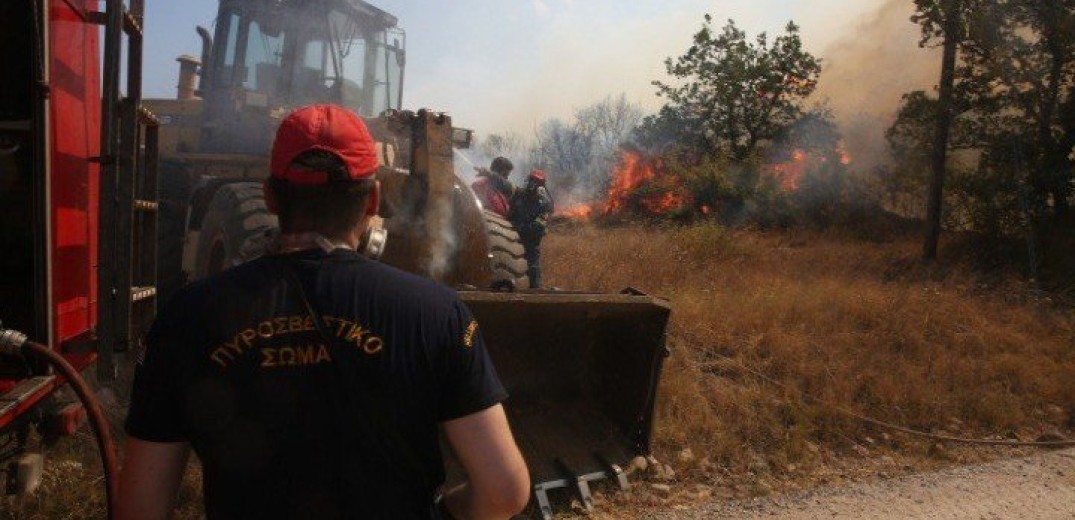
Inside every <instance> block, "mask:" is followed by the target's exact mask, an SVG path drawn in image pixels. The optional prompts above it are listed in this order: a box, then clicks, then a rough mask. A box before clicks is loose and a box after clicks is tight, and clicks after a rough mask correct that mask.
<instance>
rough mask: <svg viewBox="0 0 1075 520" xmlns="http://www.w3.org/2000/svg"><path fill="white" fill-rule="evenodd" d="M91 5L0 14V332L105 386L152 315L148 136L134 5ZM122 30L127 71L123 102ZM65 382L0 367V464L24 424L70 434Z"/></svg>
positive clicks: (37, 2) (10, 363) (51, 4)
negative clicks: (3, 446)
mask: <svg viewBox="0 0 1075 520" xmlns="http://www.w3.org/2000/svg"><path fill="white" fill-rule="evenodd" d="M100 4H101V3H100V2H98V1H96V0H26V1H14V2H5V3H4V4H3V6H2V7H0V35H2V36H0V39H2V43H3V44H2V45H0V66H2V67H3V70H4V71H7V72H8V73H10V76H9V77H8V78H6V79H5V82H6V84H5V86H4V88H3V89H0V252H2V253H0V320H3V322H2V325H0V333H2V332H4V331H21V332H22V333H25V334H26V335H27V336H29V337H30V338H31V339H33V340H34V341H37V342H40V343H44V344H47V345H50V346H51V347H52V349H53V350H55V351H56V352H58V353H60V354H62V356H63V357H64V358H65V359H66V360H67V361H68V362H69V363H70V364H71V365H72V366H73V367H74V368H75V369H76V370H78V371H79V372H81V371H84V370H86V369H87V368H89V367H91V366H93V365H94V364H96V365H97V366H98V368H99V369H100V370H101V371H102V373H103V375H105V376H106V377H107V376H109V375H111V373H112V372H113V370H114V367H115V365H114V363H113V354H114V353H115V352H119V351H124V350H128V349H129V348H130V346H131V343H132V338H136V337H137V336H138V333H137V332H136V331H135V332H132V328H134V329H137V328H138V327H139V326H141V325H144V324H145V323H146V322H147V320H148V319H150V318H151V316H152V313H153V312H154V310H155V305H154V298H153V294H154V290H153V278H154V276H155V273H154V272H153V268H154V266H155V261H154V259H153V257H154V255H155V252H154V250H153V249H152V248H153V247H154V246H155V240H153V237H154V235H155V214H154V213H155V209H156V203H155V202H154V200H155V193H156V181H155V179H154V178H153V173H154V172H155V166H154V162H155V153H154V151H153V146H154V145H153V142H152V141H154V136H155V132H156V130H155V126H154V125H153V124H152V123H153V121H152V117H151V116H149V114H148V113H146V112H145V111H144V110H141V109H140V106H139V103H140V101H139V98H140V95H139V91H140V74H141V72H140V70H138V66H139V65H140V63H141V31H140V25H141V23H140V22H141V15H140V13H141V8H142V5H141V3H140V2H134V3H133V4H132V6H131V9H130V10H129V11H128V10H125V9H124V7H123V4H122V2H120V1H116V0H110V1H108V2H107V3H106V5H107V10H106V11H104V12H99V11H98V10H97V9H98V8H99V5H100ZM102 26H104V27H105V30H104V31H102V30H101V27H102ZM102 33H103V34H104V39H105V42H104V43H103V49H102V41H101V40H102ZM121 33H126V34H127V35H128V41H127V51H128V52H127V54H128V56H129V61H128V64H129V65H130V66H131V68H130V70H128V74H127V76H128V83H127V88H126V91H127V92H126V94H125V96H124V97H123V98H122V99H121V98H120V89H119V81H120V71H119V68H120V55H121V53H120V46H121V37H122V34H121ZM102 50H103V51H104V52H103V56H104V60H103V64H104V66H103V67H102ZM146 123H149V124H148V125H147V124H146ZM143 140H145V141H146V143H145V144H146V145H147V146H143ZM102 201H107V202H106V203H102ZM135 283H138V284H140V288H138V287H136V286H134V285H133V284H135ZM101 288H104V289H103V290H102V289H101ZM64 383H65V381H64V380H63V378H62V377H61V376H59V375H57V374H54V373H53V372H52V370H51V369H50V368H49V367H48V366H47V365H45V364H44V363H41V362H39V361H38V360H36V359H34V358H32V357H22V356H5V357H2V358H0V437H7V439H6V440H9V441H10V440H14V441H16V442H15V443H14V449H12V450H11V451H8V452H5V453H3V454H0V458H3V457H5V456H10V455H12V454H18V453H20V452H21V451H22V449H23V448H24V445H25V442H26V439H27V435H26V433H27V432H28V431H29V429H30V427H31V426H34V425H37V426H38V427H39V429H40V430H41V432H42V433H43V434H44V435H46V436H49V435H52V434H55V433H61V432H59V431H57V430H56V426H57V425H58V426H59V427H60V428H59V429H60V430H63V432H62V433H71V432H73V430H74V427H75V426H76V425H75V424H72V421H74V420H75V419H77V418H78V417H80V416H82V415H83V414H82V412H81V411H80V410H79V409H78V407H77V406H70V405H65V404H64V403H61V402H59V401H58V400H57V399H54V391H55V390H57V389H58V388H60V387H62V386H63V384H64ZM0 462H2V461H0Z"/></svg>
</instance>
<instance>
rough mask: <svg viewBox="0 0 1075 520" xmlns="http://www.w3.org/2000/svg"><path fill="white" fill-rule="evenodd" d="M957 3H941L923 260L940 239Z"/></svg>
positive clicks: (950, 0) (956, 40)
mask: <svg viewBox="0 0 1075 520" xmlns="http://www.w3.org/2000/svg"><path fill="white" fill-rule="evenodd" d="M961 4H962V2H961V0H947V1H946V2H945V20H944V58H943V60H942V62H941V85H940V99H939V100H938V110H937V124H936V128H935V133H934V136H933V151H932V154H931V157H930V159H931V160H930V163H931V166H932V170H933V179H932V181H931V182H930V186H929V202H928V205H927V210H926V242H925V247H924V248H923V251H922V256H923V258H924V259H926V260H936V259H937V243H938V241H939V240H940V236H941V213H942V208H943V203H944V176H945V164H946V163H947V161H948V134H949V130H950V129H951V126H952V105H953V103H952V98H953V91H954V87H955V75H956V52H957V50H958V47H959V42H960V39H961V35H960V32H961V31H960V27H961V26H962V24H961V23H960V16H959V14H960V13H959V11H960V7H961Z"/></svg>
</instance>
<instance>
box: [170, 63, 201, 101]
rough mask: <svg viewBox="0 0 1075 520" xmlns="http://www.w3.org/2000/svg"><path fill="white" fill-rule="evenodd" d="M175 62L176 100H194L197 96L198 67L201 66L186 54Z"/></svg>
mask: <svg viewBox="0 0 1075 520" xmlns="http://www.w3.org/2000/svg"><path fill="white" fill-rule="evenodd" d="M175 61H178V62H179V85H177V86H176V89H177V91H178V92H177V93H176V99H179V100H190V99H195V98H196V97H197V95H198V92H197V81H198V80H197V77H198V67H199V66H200V65H201V62H200V61H198V59H197V58H195V57H194V56H188V55H186V54H184V55H182V56H180V57H178V58H176V59H175Z"/></svg>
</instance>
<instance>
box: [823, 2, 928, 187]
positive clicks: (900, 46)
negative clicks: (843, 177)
mask: <svg viewBox="0 0 1075 520" xmlns="http://www.w3.org/2000/svg"><path fill="white" fill-rule="evenodd" d="M913 13H914V4H913V3H912V2H909V1H907V0H887V1H885V2H883V3H881V5H880V6H879V7H878V8H877V10H876V11H874V12H873V13H870V14H868V15H865V16H863V17H862V19H861V20H860V21H859V22H858V23H857V24H855V25H853V26H852V27H851V29H850V31H849V32H848V33H846V34H844V35H843V36H841V37H840V38H838V39H837V40H836V42H835V43H833V44H832V45H830V46H829V47H828V48H827V49H826V50H825V51H824V52H823V53H821V57H822V58H823V59H824V60H825V63H824V70H823V71H822V73H821V80H820V83H819V84H818V89H817V92H816V93H815V94H814V97H813V100H814V101H816V102H821V103H825V104H827V105H828V106H829V107H831V108H832V109H833V113H834V115H835V116H836V122H837V124H838V125H839V127H840V131H841V133H842V134H843V136H844V143H845V147H846V149H847V151H848V153H850V154H851V156H852V158H853V159H854V164H855V169H856V170H858V171H869V170H872V169H873V168H874V167H875V166H877V165H879V164H882V163H884V162H885V161H886V160H887V159H888V143H887V142H886V141H885V130H886V129H888V127H889V126H891V125H892V123H893V122H894V121H895V118H896V112H897V110H898V109H899V104H900V98H901V96H902V95H903V94H905V93H907V92H910V91H912V90H923V89H924V90H931V89H932V88H933V87H934V85H936V83H937V78H938V76H939V74H940V52H939V50H938V49H931V48H926V49H923V48H920V47H919V46H918V41H919V37H920V34H921V33H920V28H919V26H918V25H916V24H914V23H912V22H911V21H910V18H911V15H912V14H913Z"/></svg>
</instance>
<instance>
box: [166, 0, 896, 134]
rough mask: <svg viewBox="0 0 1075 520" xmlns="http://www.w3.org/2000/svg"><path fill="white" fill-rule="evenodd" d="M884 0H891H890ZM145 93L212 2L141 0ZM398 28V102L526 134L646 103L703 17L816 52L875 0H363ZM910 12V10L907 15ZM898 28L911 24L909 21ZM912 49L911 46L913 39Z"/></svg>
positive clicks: (840, 37)
mask: <svg viewBox="0 0 1075 520" xmlns="http://www.w3.org/2000/svg"><path fill="white" fill-rule="evenodd" d="M889 1H890V2H891V0H889ZM147 3H148V4H149V5H148V6H147V23H146V25H147V34H148V36H149V40H148V43H147V45H146V79H145V85H146V90H147V92H146V94H147V96H152V97H171V96H174V95H175V84H176V76H177V70H178V65H177V64H176V62H175V57H176V56H178V55H180V54H192V55H197V54H198V52H199V49H200V43H199V40H198V38H197V36H196V34H195V32H194V26H195V25H199V24H200V25H204V26H206V27H211V26H212V24H213V22H214V19H215V16H216V9H217V5H216V4H217V2H216V1H215V0H151V1H149V2H147ZM371 3H373V4H375V5H377V6H378V7H381V8H382V9H384V10H386V11H388V12H391V13H393V14H395V15H396V16H398V17H399V23H400V26H402V27H403V28H404V29H405V30H406V31H407V49H408V62H407V72H406V85H405V90H404V96H403V102H404V106H405V108H420V107H429V108H433V109H436V110H439V111H445V112H448V113H450V114H451V115H452V116H453V117H454V122H455V124H456V125H457V126H464V127H469V128H473V129H475V130H477V131H478V132H479V133H480V134H488V133H494V132H505V131H515V132H519V133H521V134H523V135H524V136H529V135H532V133H533V130H534V128H535V127H536V125H537V124H538V123H540V122H541V121H544V120H546V119H548V118H551V117H570V115H571V114H572V112H573V111H574V110H575V109H576V108H580V107H583V106H586V105H589V104H591V103H593V102H596V101H599V100H600V99H602V98H603V97H605V96H606V95H610V94H611V95H618V94H619V93H625V94H626V95H627V97H628V99H629V100H631V101H634V102H637V103H639V104H641V105H642V106H643V107H645V108H646V109H648V110H654V109H656V107H658V106H659V100H658V99H657V98H656V97H655V96H654V90H655V89H654V88H653V86H652V85H651V84H650V82H651V81H653V80H656V79H664V78H665V75H664V65H663V61H664V59H665V58H666V57H669V56H678V55H679V54H682V53H683V51H684V50H686V48H687V47H688V46H689V44H690V40H691V36H692V35H693V34H694V33H695V32H696V31H697V30H698V29H699V28H700V27H701V24H702V21H703V20H702V17H703V15H704V14H705V13H710V14H712V15H713V17H714V18H715V19H716V20H717V21H719V22H720V24H718V25H722V24H723V20H725V19H728V18H732V19H735V20H736V22H737V23H738V25H739V26H740V27H741V28H743V29H745V30H746V31H747V32H748V34H750V35H751V36H753V35H755V34H756V33H758V32H760V31H769V32H770V33H774V32H779V31H781V30H782V28H783V26H784V25H785V24H786V23H787V22H788V21H789V20H794V21H795V22H796V23H798V24H799V25H800V26H802V31H803V39H804V41H805V44H806V46H807V49H808V50H810V51H812V52H814V53H815V54H817V55H822V56H823V55H825V52H826V51H829V50H831V49H832V47H833V46H834V45H835V44H837V42H847V41H848V38H847V36H846V35H847V34H848V33H849V32H852V30H853V29H854V28H855V27H856V26H858V25H859V24H860V23H861V22H862V19H863V18H865V17H868V16H869V15H870V14H871V13H873V12H874V11H876V10H877V9H878V8H879V6H880V5H881V4H882V3H884V2H883V0H708V1H702V0H495V1H494V0H441V1H429V0H427V1H410V2H404V1H399V0H396V1H382V2H376V1H374V2H371ZM906 3H907V4H910V3H911V2H910V0H906ZM908 14H909V11H908ZM908 26H910V23H909V22H908ZM912 45H913V43H912Z"/></svg>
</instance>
